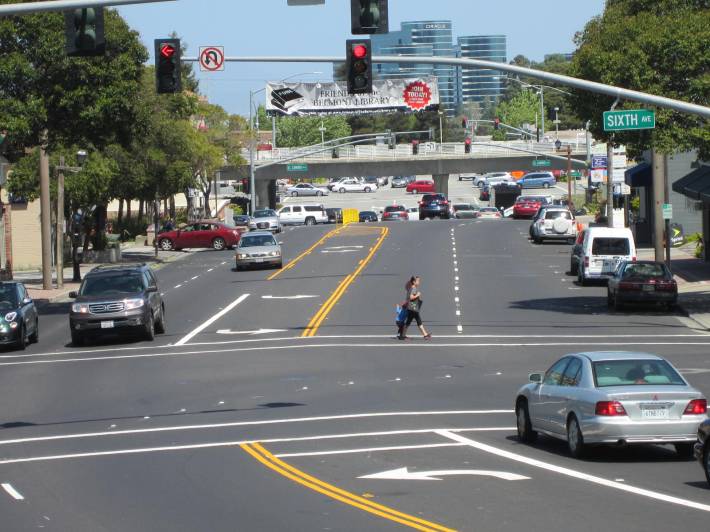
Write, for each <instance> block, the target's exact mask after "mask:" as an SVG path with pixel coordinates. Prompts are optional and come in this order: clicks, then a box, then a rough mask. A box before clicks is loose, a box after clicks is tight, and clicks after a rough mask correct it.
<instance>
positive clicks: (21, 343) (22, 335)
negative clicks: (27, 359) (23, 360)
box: [15, 324, 27, 351]
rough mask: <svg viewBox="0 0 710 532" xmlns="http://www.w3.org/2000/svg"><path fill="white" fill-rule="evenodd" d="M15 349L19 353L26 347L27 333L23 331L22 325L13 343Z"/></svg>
mask: <svg viewBox="0 0 710 532" xmlns="http://www.w3.org/2000/svg"><path fill="white" fill-rule="evenodd" d="M15 347H16V348H17V349H19V350H20V351H24V350H25V347H27V331H26V330H25V326H24V324H23V325H20V330H19V331H17V341H16V342H15Z"/></svg>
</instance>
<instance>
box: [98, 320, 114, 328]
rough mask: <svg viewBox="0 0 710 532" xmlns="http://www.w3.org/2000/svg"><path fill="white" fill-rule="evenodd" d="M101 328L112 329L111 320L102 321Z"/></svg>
mask: <svg viewBox="0 0 710 532" xmlns="http://www.w3.org/2000/svg"><path fill="white" fill-rule="evenodd" d="M101 328H102V329H113V322H112V321H102V322H101Z"/></svg>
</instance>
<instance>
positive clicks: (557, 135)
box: [555, 107, 560, 140]
mask: <svg viewBox="0 0 710 532" xmlns="http://www.w3.org/2000/svg"><path fill="white" fill-rule="evenodd" d="M559 112H560V108H559V107H555V138H556V139H557V140H559V139H560V118H559V116H558V115H557V113H559Z"/></svg>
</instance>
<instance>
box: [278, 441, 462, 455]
mask: <svg viewBox="0 0 710 532" xmlns="http://www.w3.org/2000/svg"><path fill="white" fill-rule="evenodd" d="M465 445H466V444H465V443H430V444H425V445H396V446H393V447H368V448H365V449H345V450H338V451H315V452H306V453H284V454H276V455H274V456H276V458H294V457H297V456H328V455H331V454H356V453H375V452H380V451H404V450H409V449H434V448H436V447H462V446H465Z"/></svg>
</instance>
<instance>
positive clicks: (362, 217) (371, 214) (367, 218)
mask: <svg viewBox="0 0 710 532" xmlns="http://www.w3.org/2000/svg"><path fill="white" fill-rule="evenodd" d="M358 220H359V221H360V223H369V222H377V221H378V218H377V213H376V212H375V211H360V214H359V216H358Z"/></svg>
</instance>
